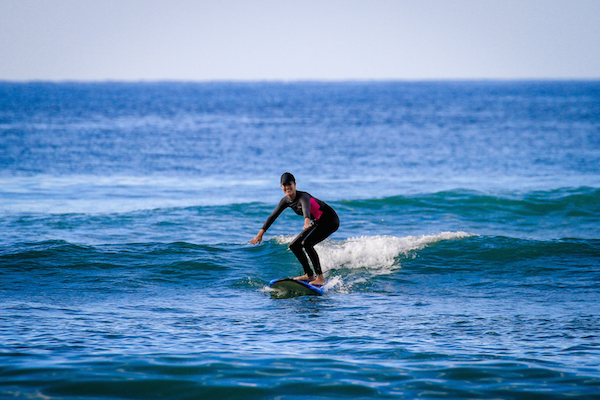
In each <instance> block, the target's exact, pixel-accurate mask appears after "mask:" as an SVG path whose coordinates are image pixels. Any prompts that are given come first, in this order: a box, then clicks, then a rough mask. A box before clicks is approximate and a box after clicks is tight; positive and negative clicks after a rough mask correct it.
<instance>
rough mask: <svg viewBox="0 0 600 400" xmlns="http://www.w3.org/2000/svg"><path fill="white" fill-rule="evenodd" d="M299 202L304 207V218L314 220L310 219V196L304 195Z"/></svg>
mask: <svg viewBox="0 0 600 400" xmlns="http://www.w3.org/2000/svg"><path fill="white" fill-rule="evenodd" d="M298 200H299V202H300V206H301V207H302V216H304V218H308V219H312V218H311V217H310V195H309V194H308V193H302V196H301V197H300V199H298Z"/></svg>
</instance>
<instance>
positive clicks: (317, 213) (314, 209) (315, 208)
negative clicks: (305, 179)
mask: <svg viewBox="0 0 600 400" xmlns="http://www.w3.org/2000/svg"><path fill="white" fill-rule="evenodd" d="M310 213H311V214H312V215H313V217H315V221H318V220H319V218H321V215H323V211H321V206H320V205H319V203H317V201H316V200H315V198H314V197H311V198H310Z"/></svg>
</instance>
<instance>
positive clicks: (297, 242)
mask: <svg viewBox="0 0 600 400" xmlns="http://www.w3.org/2000/svg"><path fill="white" fill-rule="evenodd" d="M313 229H314V227H312V226H311V227H310V228H309V229H306V230H304V231H302V233H300V234H299V235H298V237H297V238H296V239H294V241H293V242H292V243H290V250H292V253H294V255H295V256H296V258H297V259H298V261H300V264H302V268H304V272H305V273H306V279H307V280H310V279H311V278H313V277H314V274H313V271H312V270H311V269H310V265H309V264H308V258H307V257H306V254H304V250H303V249H302V247H303V245H302V242H303V241H304V238H305V237H306V235H308V234H309V233H310V232H311V231H312V230H313ZM299 278H302V277H299Z"/></svg>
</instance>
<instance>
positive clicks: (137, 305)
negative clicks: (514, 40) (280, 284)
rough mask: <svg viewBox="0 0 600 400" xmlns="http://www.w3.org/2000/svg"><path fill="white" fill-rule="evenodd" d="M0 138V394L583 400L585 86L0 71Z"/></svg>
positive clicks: (588, 220) (599, 209)
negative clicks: (8, 74) (304, 278)
mask: <svg viewBox="0 0 600 400" xmlns="http://www.w3.org/2000/svg"><path fill="white" fill-rule="evenodd" d="M0 149H1V152H0V278H1V279H0V309H1V312H0V398H43V399H220V400H225V399H307V398H309V399H332V398H336V399H344V398H348V399H395V398H425V399H434V398H436V399H439V398H443V399H466V398H477V399H499V398H502V399H562V398H584V399H585V398H590V399H591V398H600V301H599V300H600V173H599V171H600V82H597V81H535V82H528V81H504V82H492V81H490V82H289V83H284V82H258V83H256V82H255V83H244V82H238V83H227V82H212V83H186V82H156V83H152V82H146V83H119V82H106V83H77V82H64V83H44V82H29V83H11V82H0ZM285 171H290V172H292V173H293V174H294V175H295V176H296V179H297V182H298V189H299V190H305V191H308V192H309V193H311V194H313V195H314V196H316V197H318V198H320V199H322V200H324V201H326V202H327V203H329V204H330V205H331V206H333V207H334V208H335V209H336V211H337V212H338V214H339V216H340V219H341V227H340V229H339V230H338V231H337V232H336V233H335V234H333V235H332V236H331V237H330V238H329V239H328V240H326V241H325V242H323V243H322V244H320V245H319V247H318V252H319V254H320V256H321V260H322V263H323V267H324V270H325V275H326V277H327V279H328V280H329V283H328V285H329V288H330V290H329V291H328V293H327V294H325V295H324V296H319V297H314V296H299V297H286V296H279V295H277V293H274V292H272V291H270V290H269V289H268V288H267V283H268V282H269V281H270V280H271V279H274V278H280V277H287V276H295V275H297V274H300V273H301V267H300V266H299V264H298V262H297V261H296V260H295V258H294V256H293V255H292V254H291V252H290V251H289V250H288V249H287V245H288V244H289V243H290V242H291V240H292V239H293V237H294V235H295V234H297V233H298V232H299V231H300V230H301V228H302V225H303V220H302V218H300V217H298V216H296V215H295V214H294V213H293V212H291V211H290V210H288V211H286V212H285V213H284V214H282V215H281V217H280V218H279V219H278V220H277V222H276V223H275V224H274V225H273V226H272V228H271V229H270V230H269V232H267V234H266V235H265V241H264V242H263V244H261V245H258V246H252V245H250V244H249V240H250V239H251V238H252V237H254V235H255V234H256V233H257V231H258V230H259V229H260V227H261V226H262V223H263V222H264V220H265V219H266V217H267V216H268V215H269V214H270V212H271V211H272V210H273V208H274V207H275V205H276V203H277V201H278V200H279V199H280V198H281V197H282V196H283V193H282V192H281V189H280V188H279V176H280V175H281V174H282V173H283V172H285Z"/></svg>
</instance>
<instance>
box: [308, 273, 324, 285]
mask: <svg viewBox="0 0 600 400" xmlns="http://www.w3.org/2000/svg"><path fill="white" fill-rule="evenodd" d="M308 283H310V284H311V285H319V286H323V285H324V284H325V278H324V277H323V275H319V276H317V278H316V279H315V280H312V281H309V282H308Z"/></svg>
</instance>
